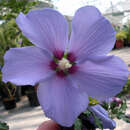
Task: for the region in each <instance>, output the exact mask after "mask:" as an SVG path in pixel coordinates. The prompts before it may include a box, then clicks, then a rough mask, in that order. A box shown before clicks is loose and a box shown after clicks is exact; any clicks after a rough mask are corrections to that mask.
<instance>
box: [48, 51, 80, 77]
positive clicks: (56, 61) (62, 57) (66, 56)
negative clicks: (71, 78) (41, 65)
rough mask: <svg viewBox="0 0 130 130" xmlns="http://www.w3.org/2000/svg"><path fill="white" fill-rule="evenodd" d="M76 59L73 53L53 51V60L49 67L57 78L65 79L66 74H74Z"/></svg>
mask: <svg viewBox="0 0 130 130" xmlns="http://www.w3.org/2000/svg"><path fill="white" fill-rule="evenodd" d="M75 61H76V57H75V56H74V54H73V53H65V52H64V51H54V52H53V59H52V61H51V62H50V64H49V66H50V68H51V69H52V70H54V71H55V72H56V74H57V76H59V77H65V76H67V75H68V74H74V73H75V72H76V71H77V69H78V67H77V65H76V63H75Z"/></svg>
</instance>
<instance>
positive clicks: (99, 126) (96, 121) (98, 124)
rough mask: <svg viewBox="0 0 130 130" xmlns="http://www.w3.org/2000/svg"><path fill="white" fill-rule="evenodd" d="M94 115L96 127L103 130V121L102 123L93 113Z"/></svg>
mask: <svg viewBox="0 0 130 130" xmlns="http://www.w3.org/2000/svg"><path fill="white" fill-rule="evenodd" d="M92 115H93V117H94V120H95V124H96V126H97V127H98V128H99V129H101V130H103V125H102V121H101V120H100V119H99V118H98V117H97V116H96V115H95V114H94V113H92Z"/></svg>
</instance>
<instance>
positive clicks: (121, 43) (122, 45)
mask: <svg viewBox="0 0 130 130" xmlns="http://www.w3.org/2000/svg"><path fill="white" fill-rule="evenodd" d="M123 47H124V42H123V41H122V40H117V41H116V49H120V48H123Z"/></svg>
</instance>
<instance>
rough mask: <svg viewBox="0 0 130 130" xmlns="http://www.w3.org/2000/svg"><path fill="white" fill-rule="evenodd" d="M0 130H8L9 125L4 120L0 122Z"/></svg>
mask: <svg viewBox="0 0 130 130" xmlns="http://www.w3.org/2000/svg"><path fill="white" fill-rule="evenodd" d="M0 130H9V126H8V125H7V124H6V123H4V122H0Z"/></svg>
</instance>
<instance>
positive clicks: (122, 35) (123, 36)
mask: <svg viewBox="0 0 130 130" xmlns="http://www.w3.org/2000/svg"><path fill="white" fill-rule="evenodd" d="M126 38H127V33H126V32H124V31H120V32H118V33H116V39H117V40H122V41H124V40H125V39H126Z"/></svg>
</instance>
